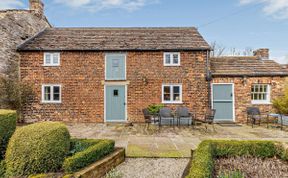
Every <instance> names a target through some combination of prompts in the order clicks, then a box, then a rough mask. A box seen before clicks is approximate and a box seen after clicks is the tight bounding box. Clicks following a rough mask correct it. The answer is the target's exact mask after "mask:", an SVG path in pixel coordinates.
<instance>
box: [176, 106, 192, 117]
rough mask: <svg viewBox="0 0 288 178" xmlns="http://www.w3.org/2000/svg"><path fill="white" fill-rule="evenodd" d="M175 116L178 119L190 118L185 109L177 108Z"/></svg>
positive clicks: (187, 110)
mask: <svg viewBox="0 0 288 178" xmlns="http://www.w3.org/2000/svg"><path fill="white" fill-rule="evenodd" d="M176 115H177V116H178V117H190V112H189V109H188V108H187V107H177V109H176Z"/></svg>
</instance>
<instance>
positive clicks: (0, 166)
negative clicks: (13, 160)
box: [0, 160, 6, 177]
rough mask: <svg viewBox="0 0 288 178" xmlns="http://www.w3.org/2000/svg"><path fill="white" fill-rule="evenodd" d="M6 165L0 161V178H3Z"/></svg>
mask: <svg viewBox="0 0 288 178" xmlns="http://www.w3.org/2000/svg"><path fill="white" fill-rule="evenodd" d="M5 172H6V164H5V161H4V160H3V161H0V177H5Z"/></svg>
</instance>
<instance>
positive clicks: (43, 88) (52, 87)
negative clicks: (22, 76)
mask: <svg viewBox="0 0 288 178" xmlns="http://www.w3.org/2000/svg"><path fill="white" fill-rule="evenodd" d="M46 87H50V92H51V100H49V101H48V100H45V88H46ZM54 87H59V100H54ZM41 96H42V97H41V98H42V99H41V103H51V104H53V103H54V104H57V103H58V104H59V103H62V86H61V85H59V84H43V85H42V94H41Z"/></svg>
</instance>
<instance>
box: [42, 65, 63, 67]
mask: <svg viewBox="0 0 288 178" xmlns="http://www.w3.org/2000/svg"><path fill="white" fill-rule="evenodd" d="M42 67H60V65H42Z"/></svg>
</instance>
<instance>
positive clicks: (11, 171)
mask: <svg viewBox="0 0 288 178" xmlns="http://www.w3.org/2000/svg"><path fill="white" fill-rule="evenodd" d="M69 147H70V135H69V132H68V129H67V128H66V126H65V125H64V124H61V123H58V122H42V123H37V124H32V125H29V126H25V127H22V128H19V129H17V130H16V131H15V133H14V134H13V136H12V137H11V139H10V141H9V144H8V148H7V152H6V158H5V160H6V167H7V171H6V173H7V175H9V176H22V175H31V174H38V173H47V172H56V171H58V170H59V169H60V168H61V166H62V164H63V161H64V159H65V156H66V154H67V153H68V152H69Z"/></svg>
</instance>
